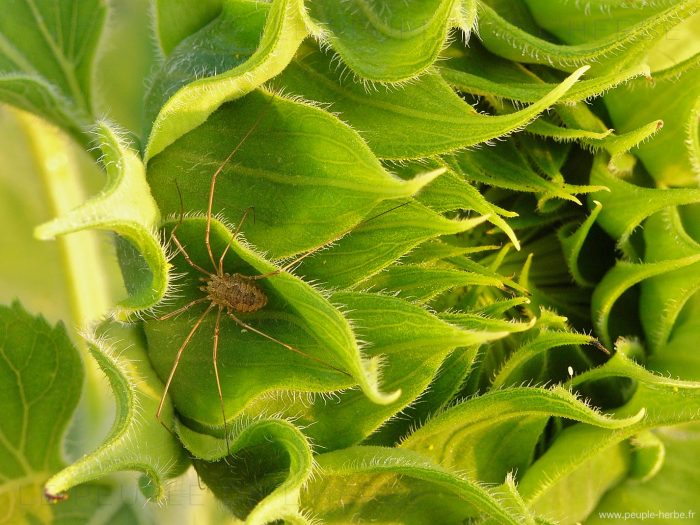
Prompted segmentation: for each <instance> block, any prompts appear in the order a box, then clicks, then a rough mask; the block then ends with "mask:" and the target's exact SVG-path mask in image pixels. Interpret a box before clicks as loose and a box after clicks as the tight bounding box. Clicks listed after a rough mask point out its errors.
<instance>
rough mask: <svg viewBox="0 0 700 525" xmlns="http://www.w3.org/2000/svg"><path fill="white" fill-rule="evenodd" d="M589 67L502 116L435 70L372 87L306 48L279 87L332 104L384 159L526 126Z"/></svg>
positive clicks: (469, 143) (463, 143)
mask: <svg viewBox="0 0 700 525" xmlns="http://www.w3.org/2000/svg"><path fill="white" fill-rule="evenodd" d="M585 70H586V68H581V69H579V70H578V71H576V72H575V73H574V74H573V75H571V76H569V77H568V78H566V79H564V80H563V81H562V82H561V84H559V85H552V86H548V89H547V90H545V91H544V92H543V93H542V96H540V97H537V98H536V99H535V100H534V101H533V102H534V103H533V104H532V105H530V106H528V107H527V108H525V109H522V110H520V111H516V112H513V113H510V114H506V115H497V116H492V115H482V114H480V113H477V112H476V111H474V109H473V108H472V107H471V106H469V105H468V104H466V103H465V102H464V101H463V100H462V99H460V98H459V97H458V96H457V95H456V94H455V93H454V92H453V91H452V89H451V88H450V86H449V85H448V84H447V83H446V82H445V81H444V80H442V78H440V75H438V74H435V73H432V74H425V75H422V76H421V77H420V78H419V79H417V80H415V81H413V82H411V83H409V84H407V85H406V86H403V87H402V88H401V89H397V88H396V87H388V86H387V87H382V86H378V87H377V88H376V89H375V90H373V91H368V90H367V89H366V88H365V86H364V84H363V83H362V82H361V81H360V80H358V79H353V78H352V77H351V76H347V75H343V73H342V72H338V71H337V70H336V69H335V68H333V65H332V64H331V59H330V58H329V57H328V56H327V55H326V54H324V53H322V52H319V51H317V50H315V49H313V48H304V49H303V50H302V52H301V53H300V55H299V56H298V57H297V58H296V59H295V60H294V61H293V62H292V64H291V65H290V66H289V67H288V68H287V69H285V71H284V73H282V75H281V76H280V77H279V80H275V82H274V83H273V85H274V86H276V85H277V82H279V85H280V86H281V88H282V89H283V90H284V91H285V92H286V91H290V92H291V93H294V94H296V95H301V96H303V97H305V98H307V99H310V100H313V101H317V102H321V103H324V104H332V106H331V107H332V109H333V111H335V112H338V113H339V116H340V118H342V119H343V120H345V121H346V122H348V123H349V124H350V125H351V126H352V127H353V128H355V129H357V130H358V131H359V132H361V133H362V136H363V138H365V140H367V143H368V145H369V147H370V148H371V149H372V151H373V152H374V153H375V154H376V155H377V156H378V157H380V158H383V159H411V158H420V157H426V156H430V155H435V154H438V153H446V152H448V151H454V150H456V149H462V148H465V147H468V146H473V145H475V144H479V143H482V142H486V141H488V140H491V139H494V138H496V137H500V136H502V135H505V134H508V133H512V132H513V131H515V130H517V129H520V128H522V127H523V126H525V125H527V124H528V123H529V122H530V121H532V120H533V119H535V118H536V117H537V115H538V114H540V113H541V112H542V111H544V110H545V109H547V108H548V107H549V106H551V105H552V104H554V103H556V102H557V101H558V100H559V99H560V98H561V97H563V96H564V95H565V94H566V93H567V92H568V91H569V90H570V89H572V86H575V85H576V82H577V80H578V79H579V78H580V77H581V75H583V73H584V72H585ZM310 79H312V81H310Z"/></svg>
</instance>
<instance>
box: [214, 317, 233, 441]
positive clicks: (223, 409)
mask: <svg viewBox="0 0 700 525" xmlns="http://www.w3.org/2000/svg"><path fill="white" fill-rule="evenodd" d="M221 311H222V308H221V306H219V311H218V312H217V313H216V325H215V326H214V351H213V354H214V355H213V361H214V377H216V388H217V390H218V391H219V402H220V403H221V417H223V421H224V438H225V439H226V451H227V452H229V453H231V445H230V443H229V442H228V429H227V428H226V407H224V394H223V392H222V391H221V379H220V378H219V323H220V322H221Z"/></svg>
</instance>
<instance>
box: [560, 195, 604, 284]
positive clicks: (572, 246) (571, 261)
mask: <svg viewBox="0 0 700 525" xmlns="http://www.w3.org/2000/svg"><path fill="white" fill-rule="evenodd" d="M593 205H594V208H593V209H592V210H591V214H590V215H589V216H588V217H586V220H585V221H583V223H581V224H580V225H578V226H577V225H576V224H575V223H568V224H565V225H564V226H562V227H561V228H560V229H559V231H558V232H557V236H558V237H559V241H560V242H561V246H562V250H563V251H564V256H565V257H566V265H567V266H568V268H569V272H571V276H572V277H573V278H574V281H576V284H578V285H579V286H585V287H587V288H590V287H593V286H595V283H594V282H592V281H590V280H588V279H587V278H586V277H584V275H583V273H582V272H581V268H580V266H579V258H580V256H581V250H582V249H583V244H584V243H585V242H586V238H587V237H588V234H589V232H590V231H591V227H592V226H593V224H594V223H595V221H596V219H597V218H598V214H600V210H601V209H602V208H603V206H602V205H601V204H600V202H598V201H593Z"/></svg>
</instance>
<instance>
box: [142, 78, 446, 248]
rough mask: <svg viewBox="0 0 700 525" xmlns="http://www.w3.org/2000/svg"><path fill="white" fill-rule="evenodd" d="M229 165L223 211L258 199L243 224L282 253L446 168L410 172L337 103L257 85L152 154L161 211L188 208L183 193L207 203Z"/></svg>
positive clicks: (333, 234)
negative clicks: (337, 110)
mask: <svg viewBox="0 0 700 525" xmlns="http://www.w3.org/2000/svg"><path fill="white" fill-rule="evenodd" d="M258 119H261V120H258ZM256 122H257V125H256ZM247 133H250V134H249V135H248V136H247V138H244V137H245V136H246V134H247ZM272 144H274V151H273V150H271V145H272ZM239 145H240V149H238V150H237V151H236V152H235V155H234V156H233V157H232V159H231V161H230V162H229V163H225V159H226V158H227V157H228V156H229V155H230V154H231V152H232V151H233V150H234V148H236V147H237V146H239ZM275 151H277V152H275ZM222 166H223V169H222V171H221V176H220V177H218V179H217V186H216V192H215V195H214V208H213V209H214V213H220V212H221V211H222V208H223V207H224V203H225V212H226V215H227V216H228V218H229V220H231V221H233V222H235V223H237V222H238V221H239V220H240V217H241V216H242V215H243V211H244V210H245V209H246V208H249V207H251V206H252V207H254V208H255V220H254V221H248V222H247V223H246V224H245V225H244V226H243V230H242V231H244V232H245V235H246V238H247V239H248V240H249V241H250V242H251V243H253V244H254V245H255V246H256V247H257V248H258V249H260V250H264V251H265V252H267V253H269V254H270V255H271V257H273V258H276V257H281V256H288V255H291V254H294V253H299V252H301V251H304V250H308V249H311V248H314V247H318V246H320V245H323V244H325V243H328V242H330V241H333V240H336V239H337V238H338V237H339V236H341V235H343V234H344V233H347V232H348V231H349V230H350V229H351V228H352V227H353V226H355V225H357V224H358V223H359V222H360V221H361V219H362V218H365V217H367V216H368V214H369V212H370V211H371V210H372V209H373V208H374V207H375V206H376V205H377V204H379V203H380V202H381V201H383V200H385V199H402V198H403V199H407V198H408V197H410V196H411V195H413V194H414V193H416V192H417V191H418V190H419V189H420V188H421V187H423V186H424V185H425V184H427V183H428V182H430V181H431V180H432V179H434V178H435V177H436V176H437V175H438V174H439V172H437V173H436V172H433V173H432V174H426V175H423V176H421V177H417V178H415V179H413V180H411V181H402V180H401V179H399V178H398V177H394V176H392V175H390V174H389V173H387V172H386V171H385V170H384V169H383V168H382V166H381V164H380V163H379V161H378V160H377V159H376V157H375V156H374V155H373V154H372V153H371V151H370V150H369V148H368V147H367V146H366V145H365V143H364V142H363V141H362V139H361V138H360V136H359V135H358V134H357V133H356V132H355V131H353V130H352V129H351V128H349V127H348V126H347V125H345V124H343V123H342V122H341V121H340V120H338V119H337V118H336V117H334V116H333V115H331V114H330V113H328V112H326V111H323V110H321V109H319V108H315V107H312V106H309V105H307V104H304V103H302V102H296V101H293V100H289V99H286V98H284V97H281V96H277V97H272V96H271V95H268V94H266V93H264V92H256V93H252V94H251V95H249V96H247V97H246V98H245V99H243V100H240V101H235V102H231V103H229V104H226V105H225V106H223V107H222V108H221V109H220V110H219V111H217V112H216V113H214V114H213V115H212V116H211V117H210V118H209V120H207V122H206V123H204V124H203V125H201V126H200V127H198V128H197V129H195V130H193V131H191V132H190V133H188V134H187V135H185V136H184V137H182V138H181V139H180V140H178V141H177V142H176V143H175V144H173V145H172V146H171V147H169V148H168V149H167V150H166V151H164V152H163V153H161V154H160V155H158V156H157V157H156V158H154V159H153V160H152V161H151V162H150V163H149V170H148V177H149V182H150V184H151V187H152V189H153V193H154V197H155V199H156V201H157V202H158V205H159V207H160V210H161V212H162V213H163V214H164V215H167V214H179V213H180V212H181V208H180V206H181V204H180V194H181V195H182V201H183V203H184V209H185V211H187V212H188V213H191V212H203V211H206V210H207V205H208V200H209V189H210V183H211V180H212V177H213V175H214V173H215V172H216V170H217V169H218V168H221V167H222ZM341 172H342V174H343V176H342V177H339V175H338V174H339V173H341ZM174 181H176V182H177V187H175V185H174V184H173V182H174ZM178 188H179V191H178ZM399 203H400V201H399ZM395 204H396V203H395ZM390 215H391V214H390ZM390 215H389V216H390ZM374 224H376V221H374ZM368 226H369V225H368Z"/></svg>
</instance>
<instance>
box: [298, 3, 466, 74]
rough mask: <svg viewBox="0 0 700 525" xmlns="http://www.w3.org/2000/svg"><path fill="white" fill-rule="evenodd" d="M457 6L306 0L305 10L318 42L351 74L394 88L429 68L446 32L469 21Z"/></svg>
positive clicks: (440, 47) (455, 4)
mask: <svg viewBox="0 0 700 525" xmlns="http://www.w3.org/2000/svg"><path fill="white" fill-rule="evenodd" d="M460 4H461V2H459V1H458V0H427V1H423V2H405V3H400V4H396V3H395V4H392V5H391V6H389V5H388V4H386V3H384V2H382V1H377V0H371V1H369V2H366V1H359V0H354V1H351V2H342V3H338V2H333V1H330V0H311V1H309V2H308V8H309V15H310V16H311V18H312V19H313V23H315V24H316V25H317V26H318V28H319V29H318V31H319V32H320V33H321V36H322V38H323V40H326V41H328V42H329V43H330V45H331V47H332V48H333V50H334V51H335V52H336V53H338V55H340V58H341V59H342V60H343V63H344V64H345V65H346V66H347V67H349V68H350V70H351V71H352V72H354V73H355V74H357V75H358V76H360V77H362V78H364V79H367V80H369V81H376V82H392V83H398V82H401V81H405V80H408V79H411V78H414V77H417V76H418V75H419V74H421V73H423V72H424V71H425V70H426V69H427V68H428V67H430V66H431V65H432V64H433V63H434V62H435V60H436V59H437V57H438V54H439V53H440V51H441V49H442V47H443V45H444V41H445V39H446V38H447V33H448V30H449V28H450V26H451V25H452V24H453V23H454V24H455V25H456V24H459V23H460V22H462V18H470V17H472V16H473V13H470V12H467V13H464V14H463V13H461V12H460V10H461V9H460V8H461V6H460ZM465 7H466V9H470V10H473V9H474V6H473V3H472V2H465ZM466 29H469V28H466ZM378 50H380V51H379V52H378Z"/></svg>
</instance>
